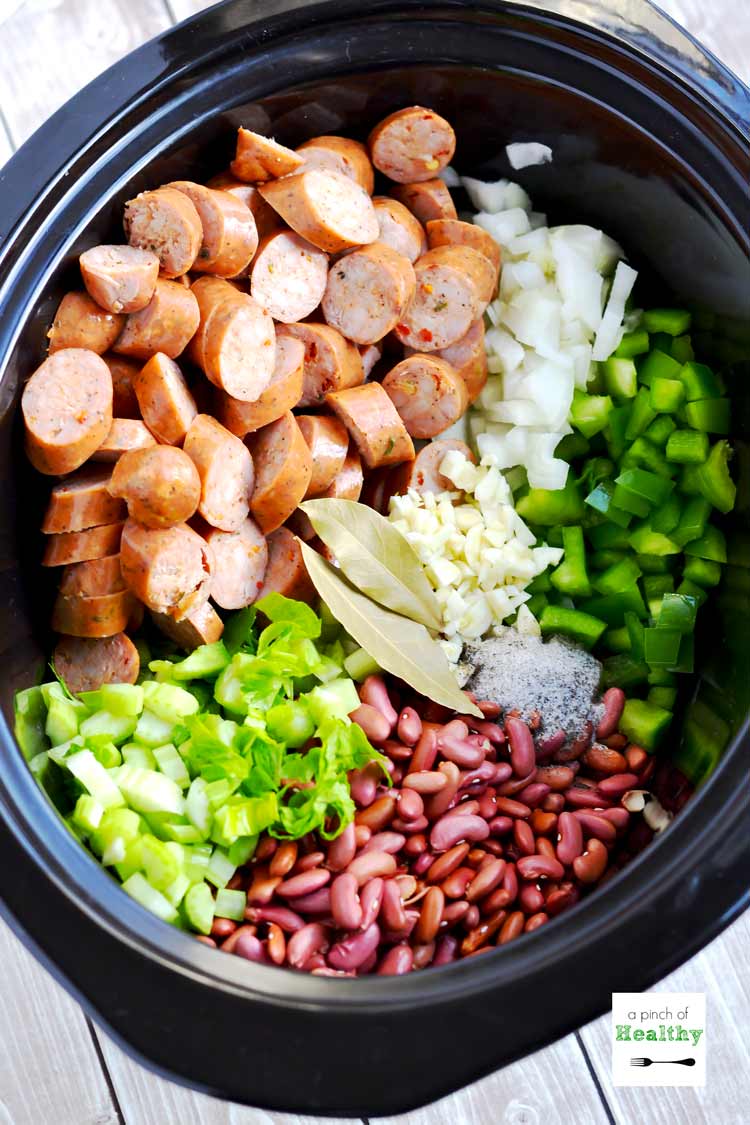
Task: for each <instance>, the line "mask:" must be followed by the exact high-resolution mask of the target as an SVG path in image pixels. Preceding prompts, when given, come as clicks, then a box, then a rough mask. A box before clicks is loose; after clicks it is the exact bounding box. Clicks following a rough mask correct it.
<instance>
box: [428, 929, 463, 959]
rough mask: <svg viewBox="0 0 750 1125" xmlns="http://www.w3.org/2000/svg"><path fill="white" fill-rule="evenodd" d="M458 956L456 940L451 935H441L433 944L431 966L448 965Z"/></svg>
mask: <svg viewBox="0 0 750 1125" xmlns="http://www.w3.org/2000/svg"><path fill="white" fill-rule="evenodd" d="M457 954H458V938H456V937H454V936H453V935H452V934H443V935H442V936H441V937H439V938H438V939H437V942H436V943H435V956H434V957H433V959H432V964H433V965H449V964H450V963H451V961H455V960H456V956H457Z"/></svg>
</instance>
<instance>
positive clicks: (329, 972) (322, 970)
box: [312, 965, 357, 977]
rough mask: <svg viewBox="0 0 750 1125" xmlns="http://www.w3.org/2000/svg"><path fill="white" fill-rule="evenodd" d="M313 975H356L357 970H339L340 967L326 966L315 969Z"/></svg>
mask: <svg viewBox="0 0 750 1125" xmlns="http://www.w3.org/2000/svg"><path fill="white" fill-rule="evenodd" d="M312 975H313V976H314V977H356V975H357V974H356V972H346V973H345V972H339V970H338V969H329V968H328V966H327V965H326V966H324V967H322V968H320V969H313V970H312Z"/></svg>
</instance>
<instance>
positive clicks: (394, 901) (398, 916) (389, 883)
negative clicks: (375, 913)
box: [380, 879, 406, 932]
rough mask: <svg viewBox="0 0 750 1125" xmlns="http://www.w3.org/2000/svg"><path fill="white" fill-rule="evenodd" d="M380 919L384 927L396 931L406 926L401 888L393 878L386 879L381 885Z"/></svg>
mask: <svg viewBox="0 0 750 1125" xmlns="http://www.w3.org/2000/svg"><path fill="white" fill-rule="evenodd" d="M380 919H381V922H382V925H383V927H384V929H386V930H393V931H395V932H398V931H399V930H403V929H404V927H405V926H406V911H405V910H404V904H403V900H402V898H401V889H400V887H399V885H398V883H397V882H396V880H395V879H387V880H386V882H385V883H384V886H383V898H382V903H381V906H380Z"/></svg>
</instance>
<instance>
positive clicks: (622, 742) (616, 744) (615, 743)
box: [602, 732, 628, 750]
mask: <svg viewBox="0 0 750 1125" xmlns="http://www.w3.org/2000/svg"><path fill="white" fill-rule="evenodd" d="M602 741H603V743H604V745H605V746H609V748H610V750H624V749H625V747H626V746H627V744H628V740H627V738H626V737H625V735H624V734H620V733H619V732H618V733H617V734H611V735H610V736H609V738H604V739H602Z"/></svg>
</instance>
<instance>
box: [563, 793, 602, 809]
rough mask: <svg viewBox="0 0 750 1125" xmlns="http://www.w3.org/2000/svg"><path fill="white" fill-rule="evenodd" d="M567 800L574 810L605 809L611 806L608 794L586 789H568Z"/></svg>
mask: <svg viewBox="0 0 750 1125" xmlns="http://www.w3.org/2000/svg"><path fill="white" fill-rule="evenodd" d="M565 800H566V801H567V803H568V804H569V805H571V806H572V807H573V808H574V809H603V808H606V806H607V805H609V804H611V801H610V800H609V798H608V797H607V796H606V794H604V793H599V792H598V791H597V790H595V789H586V788H580V789H578V788H576V789H566V790H565Z"/></svg>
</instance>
